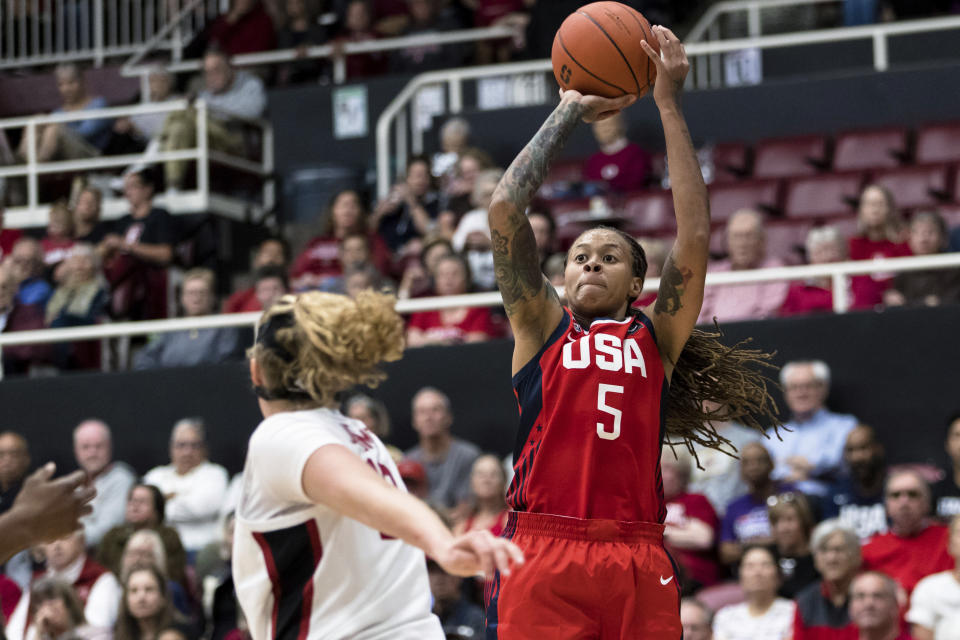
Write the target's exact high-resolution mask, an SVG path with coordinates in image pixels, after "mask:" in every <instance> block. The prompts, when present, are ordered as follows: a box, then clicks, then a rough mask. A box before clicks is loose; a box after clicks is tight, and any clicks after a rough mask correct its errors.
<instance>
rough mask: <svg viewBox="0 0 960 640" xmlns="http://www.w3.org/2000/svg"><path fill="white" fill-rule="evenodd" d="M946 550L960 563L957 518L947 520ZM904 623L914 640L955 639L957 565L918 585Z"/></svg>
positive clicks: (959, 597) (959, 602) (959, 596)
mask: <svg viewBox="0 0 960 640" xmlns="http://www.w3.org/2000/svg"><path fill="white" fill-rule="evenodd" d="M947 551H948V553H949V554H950V555H951V556H952V557H953V560H954V562H957V561H958V560H960V516H954V517H953V519H951V520H950V537H949V541H948V542H947ZM906 618H907V622H909V623H910V624H911V625H912V627H911V632H912V634H913V638H914V640H934V639H935V638H955V637H956V636H957V633H958V632H960V563H958V564H957V565H956V566H955V567H954V568H953V569H952V570H948V571H942V572H940V573H934V574H933V575H929V576H927V577H926V578H924V579H922V580H921V581H920V582H918V583H917V588H916V589H914V590H913V595H912V596H910V610H909V611H908V612H907V616H906Z"/></svg>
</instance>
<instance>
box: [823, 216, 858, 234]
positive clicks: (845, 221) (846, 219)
mask: <svg viewBox="0 0 960 640" xmlns="http://www.w3.org/2000/svg"><path fill="white" fill-rule="evenodd" d="M824 223H825V226H831V227H834V228H835V229H836V230H837V232H838V233H839V234H840V236H841V237H843V238H852V237H853V236H855V235H858V234H859V233H860V227H859V223H858V222H857V216H856V214H854V215H845V216H840V217H839V218H830V219H829V220H824Z"/></svg>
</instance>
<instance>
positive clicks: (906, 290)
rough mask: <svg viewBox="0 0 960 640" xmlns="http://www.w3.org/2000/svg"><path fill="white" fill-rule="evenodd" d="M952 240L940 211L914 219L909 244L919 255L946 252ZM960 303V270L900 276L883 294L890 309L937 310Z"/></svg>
mask: <svg viewBox="0 0 960 640" xmlns="http://www.w3.org/2000/svg"><path fill="white" fill-rule="evenodd" d="M949 240H950V237H949V231H948V230H947V223H946V221H945V220H944V219H943V216H941V215H940V214H939V213H938V212H937V211H920V212H917V213H916V214H914V216H913V218H912V219H911V220H910V227H909V234H908V240H907V244H908V245H909V246H910V251H911V253H913V255H915V256H932V255H936V254H938V253H941V252H943V251H946V249H947V244H948V242H949ZM955 302H960V269H958V268H957V267H953V268H951V269H929V270H926V271H906V272H904V273H898V274H897V275H896V277H894V279H893V286H892V287H891V288H890V289H887V290H886V291H885V292H884V294H883V303H884V304H885V305H887V306H888V307H899V306H903V305H910V306H927V307H936V306H939V305H940V304H942V303H947V304H952V303H955Z"/></svg>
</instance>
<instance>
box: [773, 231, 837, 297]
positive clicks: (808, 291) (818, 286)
mask: <svg viewBox="0 0 960 640" xmlns="http://www.w3.org/2000/svg"><path fill="white" fill-rule="evenodd" d="M806 246H807V261H808V262H809V263H810V264H828V263H831V262H842V261H843V260H844V258H845V256H846V253H847V247H846V242H845V241H844V239H843V237H842V236H841V235H840V232H839V231H837V228H836V227H815V228H813V229H811V230H810V232H809V233H807V245H806ZM832 311H833V283H832V280H831V278H830V277H829V276H824V277H821V278H810V279H808V280H805V281H803V282H794V283H792V284H791V285H790V288H789V289H788V290H787V297H786V299H785V300H784V301H783V305H782V306H781V307H780V315H781V316H794V315H800V314H807V313H830V312H832Z"/></svg>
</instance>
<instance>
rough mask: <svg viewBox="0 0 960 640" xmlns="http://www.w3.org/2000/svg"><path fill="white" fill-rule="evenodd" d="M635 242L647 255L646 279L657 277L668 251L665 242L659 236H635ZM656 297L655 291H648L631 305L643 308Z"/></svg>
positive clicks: (635, 307)
mask: <svg viewBox="0 0 960 640" xmlns="http://www.w3.org/2000/svg"><path fill="white" fill-rule="evenodd" d="M637 242H639V243H640V246H641V247H643V253H644V254H645V255H646V256H647V276H646V277H647V279H649V278H659V277H660V274H661V272H662V271H663V263H664V262H666V260H667V253H668V251H669V248H668V247H667V245H666V243H665V242H664V241H663V240H660V239H659V238H637ZM656 299H657V292H656V291H650V292H648V293H645V294H642V295H641V296H640V297H639V298H637V299H636V300H634V301H633V304H632V305H631V306H632V307H633V308H634V309H640V310H643V309H644V308H646V306H647V305H649V304H653V302H654V301H655V300H656Z"/></svg>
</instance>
